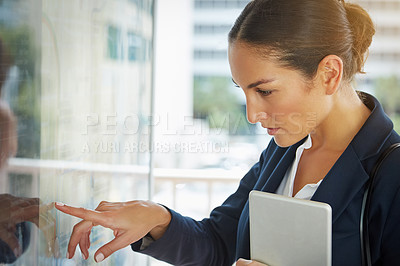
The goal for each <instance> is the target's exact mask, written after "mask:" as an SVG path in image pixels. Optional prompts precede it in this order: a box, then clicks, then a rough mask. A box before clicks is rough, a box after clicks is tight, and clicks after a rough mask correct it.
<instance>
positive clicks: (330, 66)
mask: <svg viewBox="0 0 400 266" xmlns="http://www.w3.org/2000/svg"><path fill="white" fill-rule="evenodd" d="M318 72H319V73H320V78H321V83H322V84H321V85H322V86H323V87H324V89H325V93H326V94H327V95H332V94H334V93H335V92H336V91H337V90H338V89H339V87H340V83H341V81H342V76H343V61H342V59H341V58H340V57H338V56H336V55H328V56H326V57H324V59H322V60H321V62H320V63H319V66H318Z"/></svg>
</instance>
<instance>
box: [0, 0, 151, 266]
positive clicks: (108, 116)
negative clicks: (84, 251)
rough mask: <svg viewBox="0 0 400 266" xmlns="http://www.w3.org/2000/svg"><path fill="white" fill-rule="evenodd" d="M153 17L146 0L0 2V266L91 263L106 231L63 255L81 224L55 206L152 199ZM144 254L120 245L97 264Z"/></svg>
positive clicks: (127, 261) (135, 259)
mask: <svg viewBox="0 0 400 266" xmlns="http://www.w3.org/2000/svg"><path fill="white" fill-rule="evenodd" d="M152 14H153V2H152V1H149V0H146V1H145V0H142V1H130V0H121V1H114V0H103V1H97V0H85V1H80V0H59V1H53V0H3V1H0V41H1V46H0V82H1V83H0V87H1V102H0V120H1V121H0V134H1V139H0V141H1V143H0V144H1V145H0V152H1V157H0V158H4V160H0V163H1V165H0V167H1V176H0V197H1V200H0V221H1V223H0V224H1V227H0V264H1V263H14V265H92V264H95V262H94V260H93V258H92V257H93V254H94V252H95V251H96V250H97V249H98V248H99V247H100V246H101V245H103V244H105V243H106V242H108V241H110V240H111V239H112V238H113V236H112V232H111V231H109V230H105V229H103V228H95V229H94V230H93V232H92V234H91V242H92V245H91V249H90V254H91V257H90V258H89V259H88V260H87V261H84V260H83V259H82V258H81V256H80V254H76V255H77V256H75V257H74V259H72V260H67V259H65V257H66V247H67V244H68V240H69V236H70V234H71V231H72V228H73V225H74V224H75V223H77V222H78V221H79V219H75V218H72V217H69V216H67V215H65V214H62V213H60V212H56V211H55V209H54V208H52V207H53V205H52V202H55V201H61V202H65V203H68V204H70V205H73V206H82V207H86V208H91V209H93V208H95V207H96V206H97V205H98V204H99V202H100V201H102V200H107V201H129V200H133V199H147V198H149V191H150V189H149V172H150V156H151V154H150V149H149V147H150V136H151V129H150V126H151V125H150V123H151V110H152V108H151V93H152V89H151V87H152V84H151V83H152V82H151V79H152V67H153V66H152V63H151V60H152V41H153V38H152V36H153V32H152V29H153V25H152V23H153V17H152V16H153V15H152ZM17 147H18V148H17ZM14 154H15V155H16V156H15V157H16V158H11V159H9V160H8V166H6V165H5V163H4V162H5V159H7V158H8V157H10V156H11V157H12V156H13V155H14ZM39 198H40V204H39ZM39 205H40V209H39V207H38V206H39ZM28 206H30V207H29V208H27V207H28ZM31 212H32V215H31ZM21 213H24V215H20V214H21ZM39 214H40V215H39ZM17 216H18V217H19V218H17ZM31 216H32V218H31ZM21 217H22V218H21ZM3 225H4V226H3ZM10 232H11V233H10ZM10 239H12V240H10ZM13 240H15V241H14V242H13ZM16 243H19V244H16ZM76 253H80V251H76ZM15 255H17V256H15ZM146 261H147V258H145V257H144V256H141V255H138V254H135V253H133V252H132V251H131V250H130V248H129V247H128V248H125V249H123V250H121V251H118V252H116V253H115V255H113V256H111V257H110V258H108V259H107V260H105V262H104V263H103V264H104V265H144V264H146Z"/></svg>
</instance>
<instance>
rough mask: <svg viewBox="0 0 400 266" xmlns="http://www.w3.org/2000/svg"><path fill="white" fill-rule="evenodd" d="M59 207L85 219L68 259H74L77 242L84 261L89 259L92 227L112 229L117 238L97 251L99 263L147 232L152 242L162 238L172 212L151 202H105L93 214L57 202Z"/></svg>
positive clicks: (72, 241) (75, 233)
mask: <svg viewBox="0 0 400 266" xmlns="http://www.w3.org/2000/svg"><path fill="white" fill-rule="evenodd" d="M56 208H57V209H58V210H60V211H62V212H64V213H66V214H70V215H72V216H75V217H78V218H81V219H83V221H81V222H79V223H77V224H76V225H75V226H74V229H73V231H72V235H71V238H70V240H69V244H68V251H67V258H72V257H73V254H74V253H75V249H76V246H77V245H78V243H79V247H80V249H81V251H82V255H83V256H84V259H87V258H88V257H89V251H88V249H89V247H90V237H89V236H90V232H91V229H92V227H93V226H96V225H101V226H103V227H106V228H110V229H111V230H113V232H114V236H115V238H114V239H113V240H111V241H110V242H108V243H107V244H105V245H103V246H102V247H101V248H99V249H98V250H97V251H96V253H95V256H94V257H95V260H96V262H100V261H102V260H104V259H105V258H107V257H108V256H110V255H111V254H112V253H114V252H115V251H117V250H119V249H121V248H124V247H126V246H128V245H130V244H131V243H134V242H136V241H137V240H139V239H141V238H143V237H144V236H145V235H146V234H148V233H150V235H151V236H152V238H153V239H155V240H157V239H159V238H160V237H161V236H162V235H163V234H164V233H165V231H166V230H167V228H168V225H169V223H170V221H171V214H170V213H169V211H168V210H167V209H166V208H164V207H163V206H161V205H158V204H155V203H153V202H151V201H130V202H106V201H103V202H101V203H100V204H99V206H98V207H97V208H96V210H94V211H92V210H88V209H84V208H75V207H70V206H67V205H64V204H62V203H56Z"/></svg>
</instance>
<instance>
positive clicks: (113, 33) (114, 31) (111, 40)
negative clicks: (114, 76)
mask: <svg viewBox="0 0 400 266" xmlns="http://www.w3.org/2000/svg"><path fill="white" fill-rule="evenodd" d="M107 44H108V45H107V47H108V50H107V55H108V57H109V58H111V59H114V60H122V59H123V56H124V55H123V44H122V37H121V30H120V29H119V28H117V27H115V26H111V25H110V26H108V38H107Z"/></svg>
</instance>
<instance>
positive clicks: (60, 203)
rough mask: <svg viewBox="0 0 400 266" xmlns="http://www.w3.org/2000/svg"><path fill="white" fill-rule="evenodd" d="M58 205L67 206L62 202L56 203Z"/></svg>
mask: <svg viewBox="0 0 400 266" xmlns="http://www.w3.org/2000/svg"><path fill="white" fill-rule="evenodd" d="M56 205H57V206H64V205H65V204H64V203H62V202H56Z"/></svg>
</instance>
